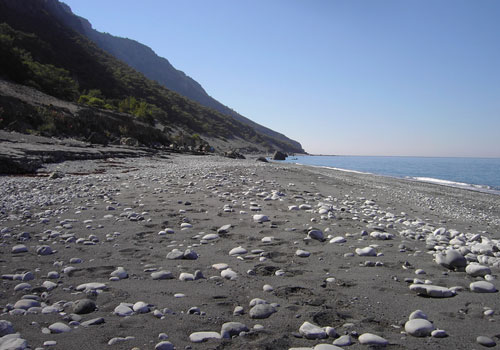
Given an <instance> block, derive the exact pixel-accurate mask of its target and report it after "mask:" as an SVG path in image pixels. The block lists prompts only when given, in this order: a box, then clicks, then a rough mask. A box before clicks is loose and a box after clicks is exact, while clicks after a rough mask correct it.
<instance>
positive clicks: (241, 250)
mask: <svg viewBox="0 0 500 350" xmlns="http://www.w3.org/2000/svg"><path fill="white" fill-rule="evenodd" d="M246 253H248V251H247V250H246V249H245V248H243V247H242V246H239V247H236V248H233V249H231V250H230V251H229V255H243V254H246Z"/></svg>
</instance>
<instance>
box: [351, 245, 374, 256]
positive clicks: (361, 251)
mask: <svg viewBox="0 0 500 350" xmlns="http://www.w3.org/2000/svg"><path fill="white" fill-rule="evenodd" d="M355 252H356V254H357V255H359V256H377V252H376V251H375V249H373V248H372V247H365V248H356V250H355Z"/></svg>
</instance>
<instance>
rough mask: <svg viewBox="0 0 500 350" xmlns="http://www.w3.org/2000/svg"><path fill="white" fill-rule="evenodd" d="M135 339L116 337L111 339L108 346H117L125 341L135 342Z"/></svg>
mask: <svg viewBox="0 0 500 350" xmlns="http://www.w3.org/2000/svg"><path fill="white" fill-rule="evenodd" d="M134 339H135V337H132V336H128V337H115V338H111V339H110V340H109V341H108V345H115V344H117V343H123V342H125V341H130V340H134Z"/></svg>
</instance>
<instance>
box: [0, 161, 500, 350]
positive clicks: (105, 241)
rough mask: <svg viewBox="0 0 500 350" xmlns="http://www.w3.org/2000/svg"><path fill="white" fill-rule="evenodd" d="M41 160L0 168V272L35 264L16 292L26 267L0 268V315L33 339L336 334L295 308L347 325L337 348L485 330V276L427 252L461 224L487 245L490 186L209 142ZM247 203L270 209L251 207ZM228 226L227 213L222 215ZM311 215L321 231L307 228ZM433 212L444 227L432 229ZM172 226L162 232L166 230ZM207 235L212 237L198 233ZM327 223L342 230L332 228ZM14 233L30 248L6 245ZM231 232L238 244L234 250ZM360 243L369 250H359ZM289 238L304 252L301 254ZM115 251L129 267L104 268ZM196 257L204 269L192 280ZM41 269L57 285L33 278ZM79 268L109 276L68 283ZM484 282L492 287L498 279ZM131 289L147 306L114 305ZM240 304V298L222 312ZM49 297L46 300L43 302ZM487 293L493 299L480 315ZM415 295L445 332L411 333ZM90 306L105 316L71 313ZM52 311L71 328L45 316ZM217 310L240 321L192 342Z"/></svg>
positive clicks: (242, 339)
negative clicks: (85, 303)
mask: <svg viewBox="0 0 500 350" xmlns="http://www.w3.org/2000/svg"><path fill="white" fill-rule="evenodd" d="M44 171H45V172H47V173H53V172H57V173H58V174H60V177H58V178H53V179H47V178H38V177H19V176H15V177H14V176H3V177H0V188H1V189H2V193H4V194H5V195H4V196H2V198H1V208H2V212H1V214H0V228H1V230H2V231H1V232H2V233H1V238H2V245H1V247H0V252H1V256H2V264H1V266H2V274H4V275H10V274H24V273H26V272H28V271H29V272H31V274H32V275H33V277H34V278H33V279H32V280H28V281H24V282H25V283H28V284H30V288H28V289H19V290H18V291H14V288H16V286H18V285H19V284H20V283H23V281H21V280H9V279H6V278H4V279H3V280H2V285H1V289H0V293H1V294H2V295H3V296H4V298H3V301H2V303H1V305H0V307H2V308H3V312H2V314H1V315H0V319H2V320H7V321H9V322H11V323H12V325H13V328H14V330H15V331H16V332H19V333H20V336H21V337H22V339H25V340H26V341H27V343H28V344H29V345H30V346H31V347H32V348H36V347H41V346H43V343H44V342H45V341H50V340H54V341H56V342H57V347H61V348H69V347H72V346H73V347H74V346H75V344H79V345H81V348H82V349H86V348H89V349H90V348H102V347H108V345H106V344H107V343H108V342H109V341H110V340H112V339H114V338H117V337H121V338H123V339H126V337H133V338H129V339H128V340H123V341H121V342H116V343H115V344H114V345H113V346H112V347H110V348H113V349H131V348H134V347H137V348H139V349H148V348H151V347H153V345H154V344H156V343H158V342H159V341H160V340H158V336H159V335H160V334H161V333H166V334H167V335H168V339H166V340H167V341H170V342H171V343H172V344H173V345H175V347H176V348H177V349H182V348H186V347H190V348H191V349H222V348H247V349H290V348H294V347H305V348H308V349H309V348H310V349H312V348H314V346H316V345H317V344H320V343H329V344H332V343H333V342H334V341H336V340H337V339H338V337H335V336H333V333H332V336H330V337H329V338H325V339H308V338H307V337H305V336H304V335H301V332H299V329H300V327H301V325H303V324H304V322H310V323H313V324H316V325H319V326H321V327H325V326H330V327H333V328H334V329H335V331H336V333H337V334H338V335H348V336H349V338H350V339H351V341H352V342H353V345H350V346H348V347H347V348H346V349H366V345H362V344H360V339H359V335H361V334H363V333H373V334H377V335H379V336H381V337H383V338H384V339H386V340H387V341H388V343H389V344H390V345H389V348H394V349H418V348H473V347H476V346H478V344H477V343H476V337H477V336H480V335H484V336H488V337H492V338H493V339H497V338H496V334H497V333H498V332H497V326H496V322H494V321H497V318H498V316H497V313H499V312H500V301H499V300H498V294H497V293H492V294H488V293H486V294H483V293H475V292H472V291H471V290H469V284H470V283H471V282H474V281H479V280H483V278H479V277H472V276H470V275H468V274H466V273H465V272H463V271H453V270H449V269H447V268H445V267H443V266H441V265H439V264H437V263H436V262H435V261H434V259H435V254H437V253H438V252H439V251H441V250H442V249H446V248H447V247H451V246H453V242H452V243H450V241H451V239H452V238H451V237H452V236H453V237H456V238H460V237H464V241H463V244H464V247H465V246H469V245H470V246H471V247H472V246H473V245H474V244H476V243H477V242H481V241H474V240H472V239H471V238H470V237H472V236H475V235H479V236H480V237H483V241H482V242H483V243H484V244H486V245H488V244H489V245H491V246H495V247H498V246H499V242H498V241H497V237H498V234H499V230H500V213H499V212H498V209H497V208H499V207H500V197H499V196H497V195H492V194H488V193H481V192H473V191H467V190H463V189H458V188H451V187H444V186H439V185H435V184H428V183H423V182H416V181H415V182H414V181H408V180H405V179H397V178H389V177H382V176H376V175H370V174H356V173H346V172H343V171H339V170H333V169H325V168H317V167H308V166H299V165H294V164H288V163H276V162H271V163H262V162H257V161H255V159H250V158H249V159H246V160H233V159H227V158H222V157H218V156H207V157H200V156H190V155H177V154H176V155H169V156H168V157H167V158H165V157H157V156H150V157H142V158H135V159H131V158H123V159H110V158H108V159H100V160H79V161H68V162H63V163H58V164H48V165H45V169H44ZM71 174H87V175H71ZM301 205H304V206H303V208H302V209H300V208H299V207H300V206H301ZM291 207H297V210H296V209H295V208H293V209H290V208H291ZM111 208H112V209H113V210H112V209H111ZM254 215H265V216H267V217H268V218H269V221H263V222H257V221H255V220H254ZM141 217H142V219H140V218H141ZM183 224H188V225H183ZM225 225H230V226H229V228H228V227H226V228H225V229H224V230H221V228H222V227H223V226H225ZM311 227H313V228H315V229H317V230H320V231H321V232H322V233H323V235H324V238H325V240H318V239H315V238H311V234H310V233H309V234H308V232H310V229H309V228H311ZM440 227H443V228H444V229H443V231H442V234H435V232H436V230H437V229H439V228H440ZM168 228H171V229H172V232H173V233H167V232H166V231H168V230H167V229H168ZM162 231H164V233H161V232H162ZM23 232H28V233H29V235H28V236H29V237H30V238H29V239H28V238H26V237H27V236H26V235H25V234H23ZM169 232H170V231H169ZM373 232H379V233H386V234H387V235H388V236H387V237H389V236H390V239H379V238H375V237H380V235H379V236H377V235H372V234H371V233H373ZM412 232H413V233H412ZM440 232H441V231H440ZM207 234H214V235H215V236H218V238H210V239H208V238H207V237H206V235H207ZM91 236H92V237H91ZM215 236H211V237H215ZM72 237H74V239H72ZM335 237H343V239H344V240H345V241H344V242H343V243H330V240H331V239H332V238H335ZM23 239H25V240H23ZM474 239H477V238H474ZM83 242H88V244H84V243H83ZM91 243H93V244H91ZM19 244H24V245H25V246H26V248H27V251H26V252H20V253H13V252H12V249H13V247H14V246H16V245H19ZM41 245H47V246H50V247H51V249H52V250H53V254H49V255H40V254H38V253H37V247H38V246H41ZM237 247H242V248H244V250H245V251H246V252H244V253H243V252H241V253H237V254H233V255H230V254H229V252H230V251H232V250H233V249H234V248H237ZM365 247H372V248H373V249H374V250H375V251H376V252H377V255H376V256H371V257H368V256H361V255H358V254H357V253H356V249H362V248H365ZM174 249H178V250H180V251H183V252H185V251H186V250H188V249H189V250H192V251H195V252H196V255H197V256H196V258H195V259H186V258H185V259H179V260H171V259H167V258H166V256H167V254H169V253H171V252H172V251H173V250H174ZM298 250H303V251H306V252H308V253H309V254H310V255H309V256H308V257H305V256H299V255H297V252H298ZM476 255H480V254H479V253H478V254H476ZM191 257H194V256H191ZM75 258H78V259H81V262H77V261H78V260H75ZM493 258H495V254H493V253H492V255H491V261H492V264H491V265H489V267H490V268H491V270H492V272H491V276H496V275H497V273H498V266H495V265H494V262H493ZM59 262H60V263H59ZM221 263H224V264H228V266H229V268H230V269H231V271H233V272H235V273H236V278H235V279H233V280H232V279H227V278H226V277H223V276H222V275H221V271H219V270H217V269H216V268H214V267H213V265H214V264H221ZM119 266H122V267H123V268H124V270H126V271H127V273H128V278H123V279H118V280H115V281H113V280H111V281H110V277H111V274H112V273H113V271H115V270H116V268H117V267H119ZM68 267H71V268H70V269H67V268H68ZM65 270H67V271H70V272H68V273H65V272H64V271H65ZM196 270H199V271H201V273H202V275H203V277H204V278H200V279H194V280H189V276H188V275H194V274H195V271H196ZM417 270H418V271H420V270H422V271H424V272H425V275H424V274H416V271H417ZM50 271H57V272H58V273H59V274H60V276H59V278H57V279H54V280H50V279H48V278H47V274H48V272H50ZM159 271H170V272H171V275H172V278H170V279H166V280H155V279H153V278H152V276H151V274H152V273H154V272H159ZM223 271H224V270H223ZM181 276H184V277H186V276H187V277H188V280H180V277H181ZM414 279H421V280H422V281H424V280H428V281H431V282H432V283H433V284H435V285H440V286H444V287H447V288H451V287H457V289H456V295H455V296H453V297H450V298H439V299H436V298H429V297H422V296H419V295H417V294H416V293H414V292H413V291H411V290H410V289H409V285H410V283H409V282H408V281H409V280H411V281H413V282H414ZM47 280H49V281H54V282H55V283H56V287H55V288H53V289H50V290H48V289H47V288H46V287H43V286H44V282H45V281H47ZM89 282H98V283H104V284H105V285H106V288H104V289H102V290H94V291H91V290H87V291H85V290H83V291H77V290H76V288H77V287H78V286H79V285H81V284H84V283H89ZM491 282H492V283H493V284H494V285H496V286H497V288H500V283H499V282H498V281H497V280H496V279H493V280H492V281H491ZM47 285H48V284H45V286H47ZM267 285H269V286H271V288H269V286H267ZM265 286H267V287H265ZM44 292H45V293H47V294H46V295H45V296H43V297H42V293H44ZM178 294H183V295H184V297H179V295H178ZM23 295H34V296H38V298H39V300H40V304H41V306H40V307H39V308H38V309H37V308H35V309H33V310H31V312H21V311H19V312H12V311H13V310H15V309H12V306H13V305H15V304H16V302H17V301H19V300H20V299H21V298H22V297H23ZM85 298H90V299H92V300H93V301H94V302H95V303H96V304H97V309H96V310H95V311H92V312H90V313H89V314H82V315H80V317H81V320H79V321H75V320H73V319H72V318H71V317H72V316H70V315H72V314H74V309H73V307H74V303H73V302H75V301H76V300H80V299H85ZM254 298H260V299H262V300H265V301H267V302H268V303H269V304H268V305H271V306H270V307H269V309H271V308H272V309H273V312H271V314H270V315H268V316H267V317H265V318H252V316H251V312H250V310H252V307H250V305H249V303H250V302H251V300H253V299H254ZM138 301H144V302H145V303H146V304H148V305H149V307H148V312H144V313H142V312H139V311H135V312H134V311H132V312H131V313H130V315H129V316H119V315H117V314H116V308H117V306H119V305H120V303H130V304H132V305H134V304H135V303H137V302H138ZM9 305H10V306H9ZM237 306H241V307H242V309H243V311H242V313H235V312H234V311H235V308H236V307H237ZM46 307H54V308H55V309H57V310H58V311H57V312H49V313H43V312H42V310H43V309H44V308H46ZM485 307H487V308H488V310H493V311H492V313H488V314H487V315H486V314H485ZM193 308H198V309H199V311H200V312H196V309H193ZM464 308H465V309H464ZM49 309H50V308H49ZM418 309H420V310H422V311H424V312H425V313H426V314H427V315H428V317H429V319H430V320H432V321H433V323H434V325H435V326H436V327H438V328H439V329H443V330H445V331H446V334H447V335H448V337H446V338H435V337H430V336H429V337H424V338H419V337H413V336H411V335H409V334H407V333H406V332H405V328H404V324H405V322H406V321H407V320H408V317H409V315H410V314H411V313H412V312H413V311H415V310H418ZM155 310H156V311H155ZM189 310H191V311H189ZM192 310H194V311H192ZM160 314H161V315H160ZM154 315H157V316H156V317H155V316H154ZM97 318H103V320H104V323H102V324H96V325H91V326H86V327H84V326H81V323H82V322H84V321H88V320H93V319H97ZM75 319H76V317H75ZM56 322H62V323H64V324H66V325H69V328H70V330H69V331H68V332H64V333H58V334H55V333H51V331H50V330H49V332H46V331H44V330H45V329H48V327H49V326H50V325H52V324H54V323H56ZM226 322H239V323H242V324H244V325H245V326H246V327H247V328H248V331H245V332H243V334H242V335H240V336H233V337H232V338H231V337H230V338H228V339H210V340H207V341H206V342H204V343H195V342H192V341H190V338H189V336H190V335H191V334H193V333H195V332H201V331H210V332H218V333H219V334H220V331H221V327H222V325H223V324H224V323H226Z"/></svg>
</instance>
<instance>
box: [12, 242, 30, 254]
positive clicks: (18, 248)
mask: <svg viewBox="0 0 500 350" xmlns="http://www.w3.org/2000/svg"><path fill="white" fill-rule="evenodd" d="M27 251H28V247H26V246H25V245H24V244H17V245H15V246H13V247H12V250H11V252H12V253H13V254H19V253H26V252H27Z"/></svg>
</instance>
